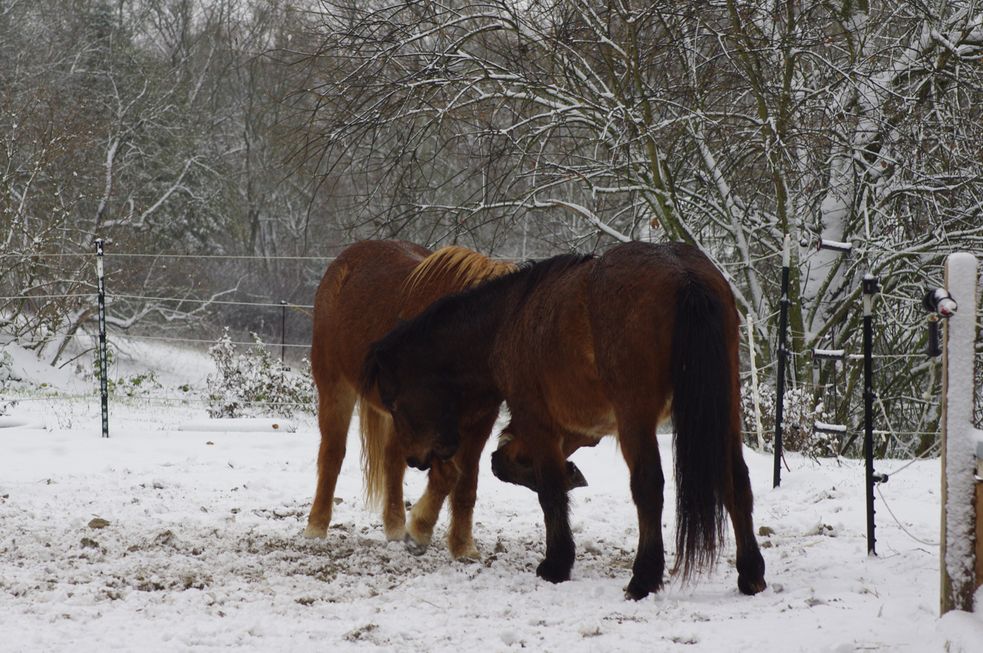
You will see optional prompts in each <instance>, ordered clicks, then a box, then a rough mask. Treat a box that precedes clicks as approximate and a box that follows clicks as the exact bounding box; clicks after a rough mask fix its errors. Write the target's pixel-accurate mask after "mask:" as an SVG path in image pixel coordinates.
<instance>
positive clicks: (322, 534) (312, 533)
mask: <svg viewBox="0 0 983 653" xmlns="http://www.w3.org/2000/svg"><path fill="white" fill-rule="evenodd" d="M327 536H328V527H327V526H325V527H323V528H322V527H320V526H314V525H312V524H308V525H307V528H305V529H304V537H309V538H311V539H319V540H323V539H324V538H326V537H327Z"/></svg>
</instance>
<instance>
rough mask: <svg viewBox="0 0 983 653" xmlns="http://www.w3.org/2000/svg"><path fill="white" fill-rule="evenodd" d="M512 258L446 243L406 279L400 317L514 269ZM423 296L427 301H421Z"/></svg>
mask: <svg viewBox="0 0 983 653" xmlns="http://www.w3.org/2000/svg"><path fill="white" fill-rule="evenodd" d="M515 269H516V266H515V264H514V263H512V262H509V261H495V260H492V259H490V258H488V257H487V256H485V255H483V254H479V253H478V252H475V251H472V250H470V249H467V248H465V247H458V246H456V245H451V246H449V247H444V248H441V249H439V250H437V251H436V252H434V253H433V254H431V255H430V256H428V257H427V258H425V259H423V261H421V262H420V264H419V265H417V266H416V268H414V269H413V272H412V273H410V276H408V277H407V278H406V281H404V282H403V287H402V296H403V304H402V310H401V311H400V317H407V316H406V315H405V314H406V313H408V312H416V311H420V310H422V309H423V308H425V306H426V305H427V304H429V303H430V302H432V301H434V300H436V299H438V298H439V297H443V296H444V295H449V294H451V293H455V292H460V291H462V290H466V289H468V288H471V287H473V286H476V285H478V284H480V283H482V282H484V281H488V280H489V279H493V278H495V277H500V276H502V275H503V274H508V273H509V272H514V271H515ZM421 300H423V305H420V303H421Z"/></svg>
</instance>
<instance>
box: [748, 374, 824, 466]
mask: <svg viewBox="0 0 983 653" xmlns="http://www.w3.org/2000/svg"><path fill="white" fill-rule="evenodd" d="M758 402H759V406H760V408H761V428H762V430H763V435H764V441H765V446H766V447H767V448H769V449H771V450H774V449H773V447H774V440H775V389H774V388H771V387H767V386H762V387H759V388H758ZM741 409H742V412H743V415H744V430H745V432H746V433H747V434H748V435H746V437H745V441H746V442H747V443H748V444H750V445H752V446H756V445H757V435H756V432H755V428H756V427H755V424H754V398H753V397H752V395H751V388H750V386H749V384H744V385H742V387H741ZM783 410H784V416H783V420H782V421H783V422H784V428H783V429H782V448H783V449H785V450H787V451H798V452H800V453H804V454H806V455H808V456H813V457H821V456H835V455H837V453H838V451H839V446H838V445H839V443H838V441H837V438H836V436H835V435H831V434H829V433H819V432H814V431H813V429H812V427H813V424H815V423H816V422H817V421H819V422H825V421H828V420H829V417H828V416H827V415H826V411H825V408H824V406H823V403H822V402H821V401H818V402H817V401H815V400H814V399H813V397H812V395H811V394H810V393H809V392H808V391H807V390H806V389H805V388H792V389H791V390H786V391H785V400H784V405H783Z"/></svg>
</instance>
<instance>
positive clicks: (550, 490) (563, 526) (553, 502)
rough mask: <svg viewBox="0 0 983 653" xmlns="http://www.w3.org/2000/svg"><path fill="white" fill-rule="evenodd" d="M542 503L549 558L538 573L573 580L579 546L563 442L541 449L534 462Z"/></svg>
mask: <svg viewBox="0 0 983 653" xmlns="http://www.w3.org/2000/svg"><path fill="white" fill-rule="evenodd" d="M534 467H535V470H536V487H537V488H538V494H539V505H540V506H541V507H542V509H543V520H544V522H545V524H546V558H545V559H544V560H543V561H542V562H541V563H539V567H538V568H537V569H536V575H537V576H539V577H540V578H542V579H544V580H548V581H550V582H551V583H559V582H562V581H565V580H570V570H571V569H572V568H573V560H574V555H575V549H574V544H573V533H572V532H571V531H570V515H569V502H568V501H567V467H566V460H565V459H564V458H563V451H562V450H561V449H560V446H559V443H558V442H557V443H555V446H553V447H550V448H548V449H546V450H544V451H542V452H541V455H539V456H537V459H536V460H535V462H534Z"/></svg>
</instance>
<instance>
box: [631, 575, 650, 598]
mask: <svg viewBox="0 0 983 653" xmlns="http://www.w3.org/2000/svg"><path fill="white" fill-rule="evenodd" d="M650 591H651V590H649V588H648V587H646V586H645V583H643V582H642V581H640V580H638V578H637V577H636V576H632V577H631V580H630V581H628V587H626V588H625V598H626V599H628V600H629V601H641V600H642V599H644V598H645V597H646V596H648V595H649V593H650Z"/></svg>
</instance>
